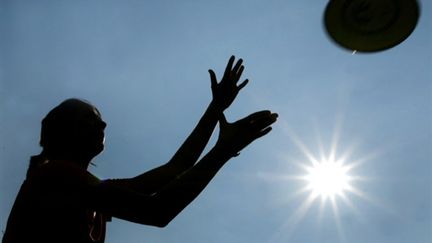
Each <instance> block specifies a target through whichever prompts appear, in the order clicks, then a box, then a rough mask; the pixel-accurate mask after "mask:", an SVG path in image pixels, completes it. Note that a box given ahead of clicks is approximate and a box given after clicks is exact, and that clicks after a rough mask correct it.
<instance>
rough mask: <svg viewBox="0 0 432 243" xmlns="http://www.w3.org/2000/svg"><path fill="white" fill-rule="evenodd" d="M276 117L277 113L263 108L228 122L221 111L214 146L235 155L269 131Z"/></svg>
mask: <svg viewBox="0 0 432 243" xmlns="http://www.w3.org/2000/svg"><path fill="white" fill-rule="evenodd" d="M277 117H278V114H276V113H272V112H271V111H268V110H265V111H259V112H255V113H253V114H251V115H249V116H247V117H245V118H243V119H241V120H238V121H236V122H233V123H229V122H227V120H226V118H225V116H224V114H223V113H222V115H221V117H220V119H219V122H220V123H219V124H220V131H219V138H218V141H217V142H216V147H219V148H222V149H223V150H224V151H225V152H226V153H228V154H230V155H232V156H237V155H238V154H239V152H240V151H241V150H242V149H243V148H245V147H246V146H248V145H249V144H250V143H252V142H253V141H255V140H256V139H258V138H260V137H262V136H264V135H266V134H267V133H269V132H270V131H271V130H272V128H271V125H272V124H273V123H275V122H276V120H277Z"/></svg>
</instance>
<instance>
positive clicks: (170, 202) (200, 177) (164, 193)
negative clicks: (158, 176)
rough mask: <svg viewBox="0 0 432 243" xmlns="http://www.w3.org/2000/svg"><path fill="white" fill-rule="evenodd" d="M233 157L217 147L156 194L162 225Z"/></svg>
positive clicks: (190, 200) (177, 212)
mask: <svg viewBox="0 0 432 243" xmlns="http://www.w3.org/2000/svg"><path fill="white" fill-rule="evenodd" d="M231 157H232V156H231V155H229V154H225V152H224V150H223V148H221V147H215V148H213V149H212V150H210V151H209V153H208V154H207V155H205V156H204V157H203V158H202V159H201V160H200V161H199V162H198V163H197V164H196V165H195V166H194V167H192V168H191V169H190V170H188V171H187V172H185V173H184V174H182V175H181V176H179V177H178V178H177V179H176V180H174V181H173V182H172V183H170V184H168V185H167V187H165V188H164V189H163V190H161V191H160V192H158V193H157V194H155V195H154V196H153V197H154V198H153V199H154V200H155V201H156V202H158V203H157V205H158V207H157V208H158V209H159V216H160V220H161V223H160V225H162V226H164V225H166V224H168V223H169V222H170V221H171V220H172V219H174V218H175V217H176V216H177V215H178V214H179V213H180V212H181V211H182V210H183V209H184V208H185V207H186V206H187V205H188V204H189V203H191V202H192V201H193V200H194V199H195V198H196V197H197V196H198V195H199V194H200V193H201V192H202V191H203V190H204V188H205V187H206V186H207V185H208V183H209V182H210V181H211V180H212V179H213V177H214V176H215V175H216V173H217V172H218V171H219V170H220V169H221V168H222V166H223V165H224V164H225V163H226V162H227V161H228V160H229V159H230V158H231Z"/></svg>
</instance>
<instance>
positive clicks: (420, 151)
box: [0, 0, 432, 243]
mask: <svg viewBox="0 0 432 243" xmlns="http://www.w3.org/2000/svg"><path fill="white" fill-rule="evenodd" d="M326 3H327V1H324V0H320V1H303V0H294V1H282V0H266V1H264V0H262V1H257V0H236V1H228V0H218V1H214V0H212V1H191V0H184V1H167V0H154V1H150V0H148V1H137V0H136V1H115V0H105V1H102V0H94V1H62V0H60V1H20V0H13V1H12V0H9V1H8V0H0V112H1V113H0V151H1V152H0V161H1V168H0V171H1V180H0V191H1V194H0V200H1V202H0V228H1V229H2V230H4V229H5V227H6V220H7V217H8V214H9V211H10V209H11V206H12V203H13V201H14V199H15V196H16V194H17V191H18V189H19V186H20V185H21V183H22V181H23V179H24V176H25V172H26V168H27V165H28V158H29V156H31V155H33V154H37V153H39V151H40V148H39V147H38V141H39V140H38V139H39V131H40V121H41V119H42V118H43V117H44V116H45V114H46V113H47V112H48V111H49V110H50V109H51V108H52V107H54V106H55V105H57V104H58V103H59V102H61V101H62V100H64V99H66V98H69V97H80V98H84V99H87V100H90V101H91V102H92V103H93V104H95V105H96V106H97V107H98V108H99V109H100V111H101V112H102V114H103V117H104V119H105V120H106V121H107V122H108V127H107V140H106V149H105V151H104V152H103V154H101V155H100V156H98V157H97V158H96V159H95V161H94V162H95V163H96V164H97V167H93V168H91V171H92V172H94V173H95V174H96V175H97V176H99V177H101V178H120V177H131V176H135V175H137V174H138V173H140V172H143V171H145V170H148V169H150V168H153V167H155V166H158V165H161V164H162V163H164V162H166V161H168V160H169V159H170V156H172V155H173V153H174V152H175V151H176V149H177V148H178V147H179V146H180V144H181V143H182V142H183V140H184V139H185V138H186V136H187V135H188V134H189V132H190V131H191V130H192V129H193V127H194V126H195V124H196V122H197V121H198V119H199V118H200V116H201V114H202V113H203V111H204V110H205V108H206V106H207V104H208V103H209V101H210V98H211V92H210V81H209V77H208V73H207V70H208V69H209V68H213V69H214V70H215V71H216V73H217V74H218V75H219V77H220V76H221V74H222V71H223V69H224V67H225V64H226V61H227V60H228V58H229V56H230V55H232V54H234V55H236V56H238V57H242V58H243V59H244V60H245V66H246V70H245V72H244V75H243V77H244V78H249V79H250V81H251V82H250V84H249V85H248V86H247V87H246V88H245V89H243V90H242V92H241V94H240V95H239V96H238V98H237V100H236V101H235V103H234V104H233V105H232V107H231V108H230V109H229V110H228V111H227V117H228V119H229V120H231V121H232V120H235V119H239V118H241V117H243V116H245V115H247V114H249V113H251V112H254V111H257V110H261V109H272V110H273V111H275V112H278V113H279V117H280V118H279V122H278V123H277V124H276V125H275V126H274V130H273V131H272V133H270V134H269V135H268V136H267V137H265V138H263V139H262V140H260V141H257V142H256V143H254V144H253V145H251V146H250V147H248V148H247V149H245V151H243V152H242V154H241V156H239V157H237V158H235V159H233V160H232V161H231V162H230V163H229V164H227V165H226V166H225V167H224V168H223V169H222V170H221V171H220V173H219V174H218V175H217V176H216V178H215V179H214V180H213V181H212V182H211V183H210V185H209V186H208V187H207V188H206V189H205V191H204V192H203V193H202V194H201V195H200V196H199V197H198V198H197V199H196V200H195V201H194V202H193V203H191V204H190V205H189V206H188V207H187V208H186V209H185V210H184V211H183V212H182V213H181V214H180V215H179V216H178V217H177V218H176V219H175V220H174V221H172V222H171V223H170V224H169V225H168V226H167V227H166V228H164V229H158V228H154V227H149V226H143V225H138V224H133V223H129V222H126V221H122V220H117V219H114V220H113V222H112V223H110V224H109V226H108V234H107V240H106V242H107V243H113V242H122V243H128V242H154V243H158V242H179V243H181V242H188V243H195V242H196V243H198V242H208V243H213V242H214V243H216V242H218V243H220V242H225V243H237V242H256V243H263V242H281V243H282V242H296V243H303V242H308V243H314V242H320V243H325V242H332V243H334V242H351V243H363V242H368V243H406V242H415V243H428V242H432V187H431V185H432V184H431V183H432V179H431V174H432V166H431V162H432V161H431V160H432V86H431V82H432V71H431V68H432V59H431V58H432V44H431V40H432V26H431V23H432V22H431V21H430V20H431V19H432V16H431V7H432V6H431V4H432V3H431V2H430V1H421V5H422V15H421V18H420V20H419V23H418V26H417V28H416V30H415V31H414V32H413V34H412V35H411V36H410V37H409V38H408V39H407V40H406V41H405V42H403V43H402V44H400V45H398V46H397V47H395V48H392V49H390V50H387V51H384V52H379V53H376V54H358V53H357V54H355V55H352V53H351V52H349V51H347V50H344V49H341V48H339V47H338V46H336V45H335V44H334V43H333V42H332V41H331V40H329V39H328V37H327V35H326V33H325V31H324V29H323V26H322V15H323V11H324V8H325V5H326ZM215 135H217V134H215ZM335 135H337V136H335ZM335 140H337V141H338V147H337V149H336V150H335V151H336V154H337V156H342V154H343V153H345V152H347V151H348V152H351V153H350V155H349V158H347V161H346V163H350V161H358V160H361V161H363V163H361V164H359V166H357V167H355V168H354V169H353V170H352V171H351V173H352V174H353V175H358V176H361V177H362V178H363V180H358V181H354V182H353V186H355V187H356V188H357V189H358V190H359V191H361V192H362V193H363V195H358V194H355V193H347V198H349V201H350V202H351V204H348V203H346V202H345V201H344V200H340V199H337V200H336V205H337V210H336V211H335V210H334V209H333V208H332V206H331V205H330V204H329V203H327V204H325V205H324V206H322V207H321V209H320V203H319V201H318V200H317V201H315V202H314V203H313V204H312V205H310V207H309V208H308V210H305V212H304V214H301V211H299V208H301V207H302V205H305V204H304V202H305V200H306V198H307V194H306V193H300V194H296V192H297V191H298V190H299V189H301V188H302V187H303V186H304V182H302V181H298V180H293V179H290V178H292V177H293V176H297V175H301V174H302V173H304V171H303V170H302V169H301V168H299V167H298V166H296V164H298V163H308V159H307V157H306V156H305V154H304V153H303V152H302V149H301V147H300V146H299V143H300V141H301V143H302V144H303V145H304V146H305V147H307V148H308V150H309V152H310V153H312V154H314V155H316V156H317V155H318V154H319V150H320V149H319V147H320V146H319V144H320V143H321V144H322V146H323V148H324V151H327V152H328V151H329V150H331V144H332V141H335ZM210 146H211V144H210ZM335 212H337V214H335Z"/></svg>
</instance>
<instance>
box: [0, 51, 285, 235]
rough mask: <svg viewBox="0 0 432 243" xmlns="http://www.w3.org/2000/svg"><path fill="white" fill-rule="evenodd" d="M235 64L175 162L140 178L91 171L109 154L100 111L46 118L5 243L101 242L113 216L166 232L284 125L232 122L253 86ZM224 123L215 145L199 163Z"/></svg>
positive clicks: (263, 116)
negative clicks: (226, 168)
mask: <svg viewBox="0 0 432 243" xmlns="http://www.w3.org/2000/svg"><path fill="white" fill-rule="evenodd" d="M234 61H235V57H234V56H232V57H231V58H230V59H229V61H228V64H227V67H226V69H225V73H224V75H223V78H222V79H221V81H220V82H217V79H216V75H215V73H214V72H213V71H212V70H209V72H210V78H211V89H212V95H213V99H212V101H211V102H210V104H209V106H208V108H207V110H206V111H205V113H204V115H203V116H202V118H201V119H200V120H199V122H198V124H197V126H196V127H195V128H194V130H193V131H192V133H191V134H190V135H189V137H188V138H187V139H186V141H185V142H184V143H183V144H182V145H181V147H180V148H179V150H178V151H177V152H176V153H175V154H174V156H173V157H172V158H171V160H170V161H168V162H167V163H166V164H164V165H162V166H160V167H157V168H155V169H153V170H150V171H148V172H145V173H143V174H141V175H138V176H136V177H133V178H128V179H109V180H100V179H98V178H97V177H95V176H94V175H92V174H91V173H89V172H88V171H87V167H88V165H89V164H90V163H91V160H92V159H93V158H94V157H95V156H96V155H98V154H99V153H100V152H101V151H102V150H103V148H104V128H105V127H106V123H105V122H104V121H103V120H102V118H101V114H100V113H99V111H98V110H97V109H96V108H95V107H94V106H93V105H91V104H90V103H88V102H86V101H83V100H80V99H68V100H65V101H64V102H62V103H61V104H60V105H58V106H57V107H55V108H54V109H53V110H51V111H50V112H49V113H48V114H47V115H46V117H45V118H44V119H43V120H42V129H41V138H40V145H41V147H42V152H41V153H40V154H39V155H36V156H33V157H32V158H31V160H30V165H29V168H28V171H27V176H26V179H25V181H24V182H23V184H22V186H21V188H20V191H19V193H18V196H17V198H16V200H15V203H14V205H13V208H12V210H11V213H10V215H9V218H8V222H7V227H6V231H5V233H4V236H3V243H28V242H37V243H39V242H44V243H51V242H62V243H69V242H70V243H72V242H73V243H90V242H92V243H94V242H98V243H100V242H104V239H105V226H106V222H107V221H110V219H111V217H117V218H120V219H124V220H128V221H131V222H135V223H139V224H145V225H153V226H157V227H164V226H166V225H167V224H168V223H169V222H170V221H171V220H172V219H173V218H175V217H176V216H177V215H178V214H179V213H180V212H181V211H182V210H183V209H184V208H185V207H186V206H187V205H188V204H189V203H190V202H191V201H192V200H194V199H195V198H196V197H197V196H198V194H199V193H200V192H201V191H202V190H203V189H204V188H205V187H206V185H207V184H208V183H209V182H210V180H211V179H212V178H213V177H214V175H215V174H216V173H217V172H218V170H219V169H220V168H221V167H222V166H223V165H224V164H225V163H226V162H227V161H228V160H229V159H230V158H232V157H234V156H237V155H238V154H239V152H240V151H241V150H242V149H243V148H244V147H246V146H247V145H248V144H250V143H251V142H253V141H254V140H256V139H257V138H259V137H262V136H264V135H266V134H267V133H268V132H270V130H271V127H270V125H271V124H273V123H274V122H275V121H276V118H277V114H275V113H271V112H270V111H260V112H256V113H253V114H252V115H249V116H248V117H246V118H244V119H241V120H239V121H236V122H234V123H228V122H227V121H226V119H225V116H224V114H223V111H224V110H225V109H227V108H228V107H229V106H230V105H231V103H232V102H233V101H234V99H235V98H236V96H237V94H238V92H239V91H240V90H241V89H242V88H243V87H244V86H245V85H246V84H247V82H248V80H245V81H244V82H242V83H240V84H239V85H238V81H239V79H240V76H241V74H242V72H243V69H244V66H243V65H242V60H241V59H239V60H238V61H237V62H236V64H235V65H234ZM233 65H234V67H233ZM218 121H219V124H220V125H219V126H220V133H219V137H218V140H217V142H216V144H215V146H214V147H213V148H212V149H211V150H210V151H209V152H208V153H207V154H206V155H205V156H203V157H202V159H200V160H199V161H198V162H197V160H198V158H199V157H200V155H201V153H202V152H203V150H204V147H205V146H206V144H207V142H208V140H209V139H210V136H211V134H212V132H213V130H214V128H215V126H216V125H217V123H218Z"/></svg>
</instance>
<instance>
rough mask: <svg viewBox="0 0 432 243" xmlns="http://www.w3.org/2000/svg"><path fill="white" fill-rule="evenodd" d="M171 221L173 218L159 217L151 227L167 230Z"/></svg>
mask: <svg viewBox="0 0 432 243" xmlns="http://www.w3.org/2000/svg"><path fill="white" fill-rule="evenodd" d="M171 221H172V218H165V217H159V218H158V219H156V220H154V221H153V222H151V225H152V226H155V227H158V228H165V227H166V226H167V225H168V224H169V223H170V222H171Z"/></svg>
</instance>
